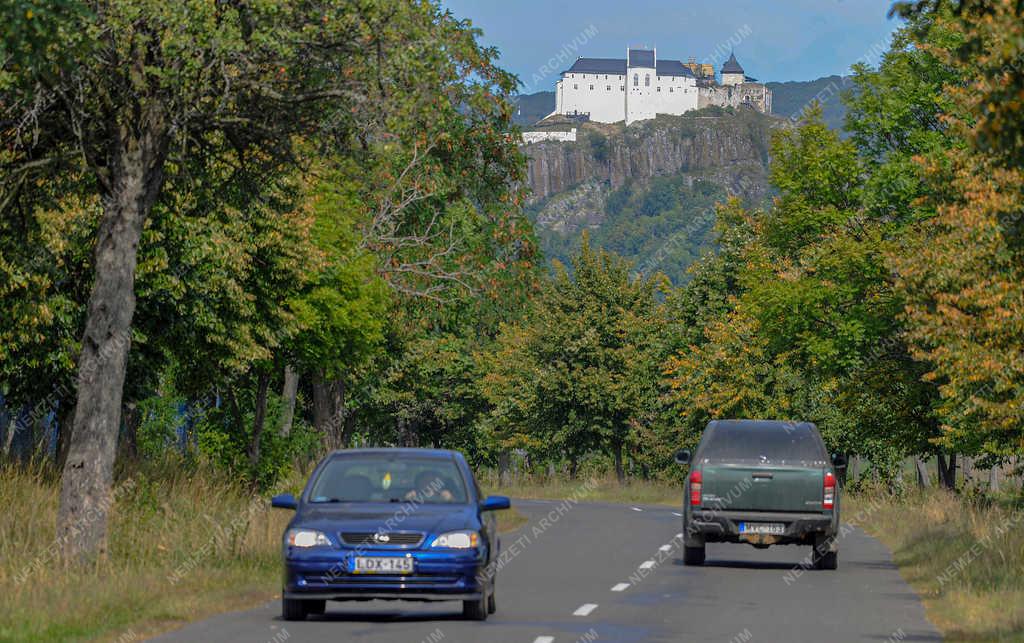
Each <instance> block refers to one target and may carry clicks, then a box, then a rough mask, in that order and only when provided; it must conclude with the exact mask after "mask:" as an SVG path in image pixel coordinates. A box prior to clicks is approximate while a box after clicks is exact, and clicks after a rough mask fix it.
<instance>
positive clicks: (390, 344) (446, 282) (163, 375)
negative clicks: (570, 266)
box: [0, 0, 537, 557]
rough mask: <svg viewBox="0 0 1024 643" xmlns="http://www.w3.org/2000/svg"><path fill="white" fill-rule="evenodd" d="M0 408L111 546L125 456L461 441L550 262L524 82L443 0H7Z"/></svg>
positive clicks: (233, 458) (64, 544)
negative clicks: (463, 411)
mask: <svg viewBox="0 0 1024 643" xmlns="http://www.w3.org/2000/svg"><path fill="white" fill-rule="evenodd" d="M2 12H3V24H4V33H3V40H2V45H0V63H2V68H0V133H2V146H0V302H2V309H3V311H4V314H3V315H2V316H0V392H2V400H0V415H2V417H0V427H2V429H0V430H2V431H3V433H2V434H0V436H2V437H3V444H4V452H5V453H6V454H8V456H9V457H11V458H14V459H19V460H24V459H27V458H29V457H32V456H33V454H35V455H37V456H41V457H46V458H48V459H50V460H52V461H55V462H56V463H57V466H58V467H59V468H60V469H61V471H62V476H61V480H62V483H61V484H62V489H61V509H60V518H59V521H58V522H59V524H58V543H59V544H60V545H61V548H62V550H63V553H64V554H65V555H67V556H69V557H81V556H89V555H91V554H94V553H97V552H102V551H103V549H104V547H105V541H106V533H105V529H106V513H107V511H108V509H109V507H110V500H111V498H112V495H111V494H112V491H111V489H112V485H113V482H114V475H115V460H118V456H120V458H119V461H120V462H123V463H129V464H130V463H131V461H132V460H133V459H136V460H137V459H147V458H156V457H162V456H163V455H164V454H165V453H168V452H174V451H177V452H179V453H182V454H184V455H185V456H186V457H187V458H193V457H195V458H204V459H208V460H213V461H215V462H219V463H221V464H222V465H223V466H225V467H228V468H230V469H231V470H232V471H235V472H237V474H238V475H239V476H240V477H242V478H248V479H250V480H252V481H253V482H254V483H255V484H258V485H268V484H270V483H272V482H273V481H274V480H275V479H276V478H277V477H278V476H279V475H280V474H281V473H282V471H283V470H285V469H287V468H288V467H289V466H290V464H291V462H292V461H293V460H294V459H295V458H296V457H300V456H301V457H310V456H313V455H315V454H316V453H318V452H320V451H321V450H322V449H325V448H333V447H338V446H344V445H347V444H352V443H354V442H356V441H360V442H363V443H366V442H374V443H396V444H420V443H431V442H440V441H442V440H448V441H456V442H457V439H458V438H457V436H456V435H455V434H456V433H457V431H451V430H449V429H450V427H461V426H463V419H464V418H463V417H462V416H460V415H459V413H458V411H457V410H456V403H455V402H454V401H453V399H452V398H453V391H452V390H450V389H448V388H447V386H446V385H447V382H445V381H443V380H442V379H441V378H442V377H443V376H444V374H445V372H446V369H455V368H456V366H454V365H453V364H451V363H449V361H448V358H449V356H451V355H453V354H454V355H468V354H470V352H471V351H472V350H473V349H474V347H476V346H477V345H479V344H480V343H481V342H485V341H487V340H488V338H490V337H492V336H493V335H494V334H495V333H496V331H497V326H498V324H499V322H500V321H501V320H503V319H505V318H507V317H509V316H510V315H512V314H514V313H515V312H516V311H517V310H518V309H519V308H520V307H521V306H520V302H521V301H523V299H524V298H525V297H526V296H527V295H528V294H529V292H530V291H531V289H532V288H533V287H534V284H535V282H536V279H537V272H536V268H535V265H536V264H537V260H536V257H535V256H534V255H535V253H536V250H535V243H534V240H533V238H532V234H531V230H530V227H529V224H528V221H526V220H525V219H524V218H523V216H522V213H521V210H520V208H519V206H518V203H519V201H520V194H519V187H518V186H519V185H520V184H521V182H522V178H523V168H524V163H523V159H522V157H521V155H520V153H519V151H518V148H517V145H516V140H515V137H514V135H512V134H511V132H512V131H513V130H512V128H511V127H510V123H511V120H510V119H511V107H510V101H509V97H510V95H511V93H512V92H513V91H514V89H515V86H516V82H517V81H516V79H515V78H514V76H512V75H510V74H509V73H507V72H505V71H503V70H502V69H500V68H499V67H497V66H496V65H495V64H494V60H495V58H496V56H497V52H496V51H495V50H493V49H488V48H485V47H483V46H481V45H480V44H479V42H478V40H477V38H478V36H479V32H478V30H476V29H474V28H472V27H471V26H470V24H469V23H468V22H466V21H462V20H460V19H458V18H456V17H454V16H453V15H451V14H450V13H448V12H446V11H445V10H443V9H442V8H441V7H440V5H439V4H438V3H431V2H379V1H377V0H360V1H357V2H336V1H314V0H298V1H294V0H288V1H287V2H285V1H281V2H274V1H272V2H258V3H253V2H247V1H241V0H240V1H228V2H209V1H208V0H188V1H183V2H164V1H157V0H116V1H115V0H50V1H47V2H14V3H5V5H4V8H3V9H2Z"/></svg>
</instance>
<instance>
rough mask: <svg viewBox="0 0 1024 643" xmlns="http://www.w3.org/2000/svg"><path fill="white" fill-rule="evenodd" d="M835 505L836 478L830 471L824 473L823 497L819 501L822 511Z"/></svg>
mask: <svg viewBox="0 0 1024 643" xmlns="http://www.w3.org/2000/svg"><path fill="white" fill-rule="evenodd" d="M835 504H836V477H835V476H834V475H832V472H831V471H826V472H825V489H824V497H823V498H822V500H821V508H822V509H832V508H834V507H835Z"/></svg>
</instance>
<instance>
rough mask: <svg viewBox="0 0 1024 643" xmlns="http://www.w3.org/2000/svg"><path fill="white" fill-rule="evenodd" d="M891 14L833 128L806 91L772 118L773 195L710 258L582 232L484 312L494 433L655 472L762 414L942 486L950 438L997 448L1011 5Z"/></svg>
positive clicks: (1017, 382) (1008, 261) (1018, 374)
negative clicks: (793, 106)
mask: <svg viewBox="0 0 1024 643" xmlns="http://www.w3.org/2000/svg"><path fill="white" fill-rule="evenodd" d="M897 10H899V11H902V12H904V13H905V15H906V17H907V22H906V23H905V25H904V26H903V27H902V28H901V29H900V30H899V31H898V32H897V33H896V34H895V35H894V39H893V43H892V47H891V50H890V51H889V52H888V53H887V54H886V55H885V56H884V58H883V59H882V61H881V62H880V64H879V65H878V66H877V67H874V68H873V67H868V66H866V65H858V66H856V67H855V68H854V69H853V75H852V81H851V82H852V83H853V85H854V89H853V90H852V91H850V92H848V93H847V94H846V96H845V101H846V105H847V110H848V111H847V118H846V126H845V130H846V132H848V133H849V134H850V136H849V138H841V137H840V136H838V135H837V133H836V132H835V131H833V130H831V129H829V128H828V127H827V126H826V124H825V123H824V122H823V120H822V116H821V111H820V108H819V107H817V106H816V105H810V106H808V108H807V109H806V110H804V112H803V115H802V118H801V120H800V122H799V123H798V124H797V125H796V126H795V127H793V128H786V129H782V130H780V131H779V132H778V133H777V134H776V135H775V137H774V140H773V143H772V149H771V159H772V161H771V170H770V172H771V182H772V184H773V185H774V187H775V188H776V190H777V195H776V197H775V198H774V199H773V201H772V203H771V204H770V205H769V206H767V207H764V208H749V207H746V206H745V205H744V204H743V203H741V202H740V201H738V200H732V201H728V202H727V203H725V204H723V205H722V206H720V207H719V210H718V216H717V224H716V225H717V231H718V245H719V251H718V252H717V253H715V254H713V255H709V256H705V257H704V258H703V259H702V260H700V261H699V262H697V263H696V264H694V265H693V266H692V267H691V269H690V273H691V279H690V280H689V281H688V282H687V283H686V284H685V285H684V286H683V287H681V288H678V289H674V288H672V287H671V286H670V285H669V284H668V283H667V281H666V280H664V279H662V278H661V277H659V276H654V277H651V278H646V277H634V276H633V275H631V268H630V266H629V265H628V264H626V263H625V262H623V261H622V260H621V259H619V258H617V257H616V256H614V255H611V254H609V253H606V252H603V251H596V250H592V249H591V248H590V247H589V246H588V245H587V244H586V242H584V248H583V250H582V252H581V253H580V254H579V255H578V256H577V257H575V259H574V260H573V265H572V269H571V271H560V272H559V273H558V274H557V275H556V277H555V279H554V280H553V281H551V282H549V283H546V284H545V286H544V290H543V294H542V295H541V296H540V297H538V298H537V299H536V300H535V301H534V302H533V303H532V308H531V311H530V313H529V314H528V315H527V316H526V317H524V318H523V319H522V320H521V321H519V322H518V323H514V324H510V325H508V326H506V327H505V328H504V330H503V332H502V334H501V335H500V336H499V338H498V349H497V350H496V351H495V352H494V353H492V354H490V355H489V356H488V357H487V359H488V360H489V362H488V363H487V366H486V367H485V368H484V370H483V374H482V377H483V381H484V392H485V395H486V396H487V398H488V400H489V401H490V403H491V404H492V407H493V408H492V410H491V411H490V412H489V414H488V416H487V418H488V422H489V426H492V427H494V430H495V431H496V433H497V435H499V436H500V437H501V439H502V441H503V444H505V445H509V446H512V445H514V446H517V447H520V448H523V449H526V450H527V451H532V455H533V457H534V459H537V458H540V459H543V458H544V457H545V454H550V453H551V452H552V447H557V452H558V453H559V455H560V456H561V457H562V458H563V459H564V460H567V461H568V466H569V469H570V471H575V470H576V469H577V467H579V466H580V465H581V463H582V464H583V465H584V466H586V463H587V462H588V461H590V462H594V463H595V464H596V465H598V466H601V465H604V466H612V464H613V463H614V466H615V468H616V469H617V471H618V472H619V475H620V476H623V475H624V474H625V473H627V472H632V473H633V474H634V475H646V476H652V475H672V474H673V472H674V471H675V470H674V469H673V468H672V467H671V464H670V463H671V453H672V451H673V450H674V449H675V448H678V447H679V446H681V445H693V444H695V443H696V441H697V440H698V439H699V437H700V432H701V430H702V428H703V426H704V425H705V423H706V422H707V421H708V420H710V419H712V418H721V417H746V418H782V419H794V420H797V419H799V420H812V421H814V422H816V423H817V424H818V425H819V426H820V427H821V429H822V432H823V434H824V436H825V438H826V440H827V442H828V444H829V447H830V449H832V450H833V451H835V452H843V453H847V454H850V455H858V456H862V457H863V458H866V459H867V460H868V461H869V462H870V465H871V467H872V469H871V472H870V475H872V476H874V477H876V478H880V479H883V480H891V479H892V478H894V477H896V476H897V475H899V465H900V464H901V463H902V462H903V461H904V459H905V458H907V457H908V456H920V457H921V458H922V459H923V458H925V457H928V458H932V457H934V458H935V459H936V460H937V462H938V473H939V479H940V482H941V483H943V484H945V485H946V486H953V485H954V484H955V481H956V466H955V462H956V456H957V455H959V454H962V455H964V456H969V457H971V458H972V459H973V462H974V464H975V465H976V466H980V467H989V466H993V465H998V464H1004V463H1006V462H1014V463H1016V457H1017V456H1019V455H1021V454H1024V416H1022V413H1024V406H1022V403H1024V361H1022V360H1021V356H1022V354H1024V279H1022V277H1024V274H1022V268H1024V253H1022V251H1024V248H1022V245H1021V238H1022V237H1021V232H1022V220H1021V219H1022V217H1021V212H1022V207H1024V199H1022V196H1024V195H1022V190H1024V181H1022V178H1024V175H1022V167H1021V166H1022V163H1024V155H1022V151H1024V143H1022V141H1024V129H1022V125H1024V110H1022V107H1024V104H1022V103H1021V96H1022V95H1024V94H1021V90H1022V88H1024V49H1022V46H1021V43H1022V42H1024V40H1022V39H1021V37H1022V34H1024V20H1021V15H1020V9H1019V7H1018V5H1017V4H1014V3H1012V2H996V3H969V2H964V3H961V4H959V5H957V6H950V5H949V4H948V3H939V4H938V5H935V4H932V3H923V4H918V5H913V6H905V7H904V6H900V7H897ZM569 274H571V275H572V278H570V277H569V276H568V275H569ZM547 457H549V455H548V456H547ZM920 462H921V461H920V460H919V464H920ZM922 477H924V476H922Z"/></svg>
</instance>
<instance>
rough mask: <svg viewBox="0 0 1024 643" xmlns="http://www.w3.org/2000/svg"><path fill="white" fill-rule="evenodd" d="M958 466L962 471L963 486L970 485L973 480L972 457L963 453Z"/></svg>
mask: <svg viewBox="0 0 1024 643" xmlns="http://www.w3.org/2000/svg"><path fill="white" fill-rule="evenodd" d="M960 468H961V469H963V472H964V487H965V488H967V487H970V486H971V483H973V482H974V458H972V457H970V456H966V455H965V456H964V458H963V461H962V462H961V463H960Z"/></svg>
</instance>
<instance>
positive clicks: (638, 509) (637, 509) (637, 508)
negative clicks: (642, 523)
mask: <svg viewBox="0 0 1024 643" xmlns="http://www.w3.org/2000/svg"><path fill="white" fill-rule="evenodd" d="M630 509H632V510H633V511H643V509H641V508H640V507H630Z"/></svg>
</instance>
